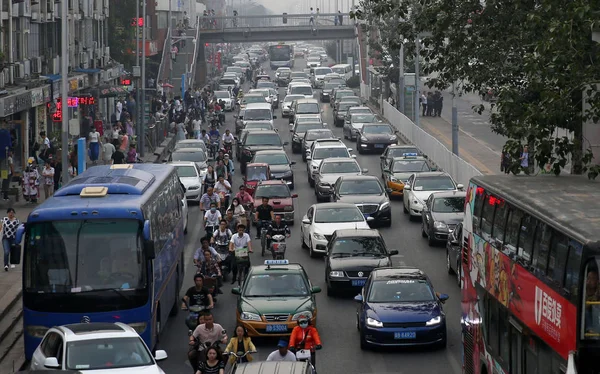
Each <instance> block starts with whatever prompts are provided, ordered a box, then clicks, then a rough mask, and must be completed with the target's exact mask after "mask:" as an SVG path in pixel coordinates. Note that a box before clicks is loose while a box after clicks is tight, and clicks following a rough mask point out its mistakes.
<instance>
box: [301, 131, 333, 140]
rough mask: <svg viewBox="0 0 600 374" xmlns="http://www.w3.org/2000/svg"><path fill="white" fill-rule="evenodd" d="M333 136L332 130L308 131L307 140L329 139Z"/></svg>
mask: <svg viewBox="0 0 600 374" xmlns="http://www.w3.org/2000/svg"><path fill="white" fill-rule="evenodd" d="M332 137H333V133H332V132H331V130H323V131H308V132H307V133H306V140H317V139H327V138H332Z"/></svg>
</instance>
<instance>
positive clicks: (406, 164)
mask: <svg viewBox="0 0 600 374" xmlns="http://www.w3.org/2000/svg"><path fill="white" fill-rule="evenodd" d="M429 170H430V168H429V165H427V162H426V161H425V160H417V161H396V162H394V169H392V172H393V173H410V172H418V171H429Z"/></svg>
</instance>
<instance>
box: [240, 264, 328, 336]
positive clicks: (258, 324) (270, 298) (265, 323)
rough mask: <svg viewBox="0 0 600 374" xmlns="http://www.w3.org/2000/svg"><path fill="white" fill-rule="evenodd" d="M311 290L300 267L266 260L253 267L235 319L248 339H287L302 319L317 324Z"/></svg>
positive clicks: (315, 290) (310, 285)
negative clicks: (261, 337)
mask: <svg viewBox="0 0 600 374" xmlns="http://www.w3.org/2000/svg"><path fill="white" fill-rule="evenodd" d="M319 292H321V288H320V287H313V286H312V284H311V283H310V280H309V279H308V275H306V271H304V268H303V267H302V265H300V264H296V263H294V264H291V263H290V262H289V261H288V260H266V261H265V263H264V265H258V266H252V267H251V268H250V270H249V272H248V276H247V278H246V281H245V282H244V285H243V286H242V287H241V288H233V289H232V290H231V293H233V294H234V295H238V301H237V312H236V319H237V323H238V324H240V325H242V326H244V327H245V328H246V329H247V331H248V335H250V336H273V337H275V336H288V335H290V334H291V333H292V329H293V328H294V327H295V326H296V321H297V320H298V318H300V317H301V316H306V317H308V318H310V319H311V322H312V324H313V326H314V325H315V324H316V322H317V301H316V298H315V294H317V293H319Z"/></svg>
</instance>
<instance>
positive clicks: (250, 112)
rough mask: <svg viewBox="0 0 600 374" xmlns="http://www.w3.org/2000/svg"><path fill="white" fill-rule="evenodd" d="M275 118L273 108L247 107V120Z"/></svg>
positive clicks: (245, 117)
mask: <svg viewBox="0 0 600 374" xmlns="http://www.w3.org/2000/svg"><path fill="white" fill-rule="evenodd" d="M272 118H273V115H272V112H271V109H249V108H246V113H244V119H245V120H246V121H260V120H267V121H269V120H271V119H272Z"/></svg>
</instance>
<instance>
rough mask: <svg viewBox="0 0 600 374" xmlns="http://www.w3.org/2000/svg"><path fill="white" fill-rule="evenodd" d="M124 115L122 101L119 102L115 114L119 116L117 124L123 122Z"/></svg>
mask: <svg viewBox="0 0 600 374" xmlns="http://www.w3.org/2000/svg"><path fill="white" fill-rule="evenodd" d="M122 113H123V103H122V102H121V100H119V101H117V112H116V113H115V114H116V115H117V122H118V121H120V120H121V114H122Z"/></svg>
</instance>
